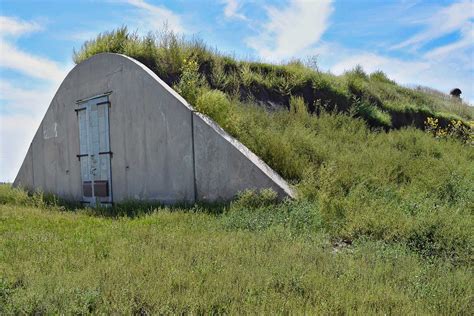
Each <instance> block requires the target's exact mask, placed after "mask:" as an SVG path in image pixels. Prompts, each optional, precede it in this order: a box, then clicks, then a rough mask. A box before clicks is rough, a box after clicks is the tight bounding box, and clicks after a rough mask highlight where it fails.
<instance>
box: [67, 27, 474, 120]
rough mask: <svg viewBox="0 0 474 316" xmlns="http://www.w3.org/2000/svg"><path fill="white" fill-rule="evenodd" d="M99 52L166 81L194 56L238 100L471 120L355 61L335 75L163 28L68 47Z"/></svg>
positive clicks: (367, 114) (78, 56) (466, 109)
mask: <svg viewBox="0 0 474 316" xmlns="http://www.w3.org/2000/svg"><path fill="white" fill-rule="evenodd" d="M102 52H112V53H121V54H125V55H128V56H130V57H133V58H135V59H137V60H139V61H140V62H142V63H144V64H145V65H146V66H147V67H149V68H150V69H151V70H152V71H154V72H155V73H157V74H158V76H160V77H161V78H162V79H163V80H164V81H165V82H166V83H168V84H169V85H171V86H173V85H175V84H176V83H178V81H179V78H180V77H181V75H182V70H183V66H185V65H184V64H185V63H186V61H189V60H193V61H195V62H196V63H197V67H198V70H199V73H200V74H201V75H202V76H203V79H204V80H205V81H206V83H207V84H208V85H209V87H210V88H212V89H217V90H220V91H223V92H225V93H226V94H228V95H229V96H234V97H237V98H238V99H239V100H241V101H253V102H255V103H257V104H260V105H264V106H267V107H270V108H271V107H273V106H274V107H277V108H281V107H283V108H287V109H288V108H289V101H290V98H291V96H301V97H302V98H303V99H304V102H305V103H306V104H307V105H308V108H309V110H310V112H317V113H319V111H320V110H321V108H322V109H326V110H328V109H329V110H333V109H337V110H338V111H343V112H350V111H352V112H354V113H356V114H357V115H358V116H360V117H362V118H364V119H365V120H366V121H367V122H369V124H370V125H371V126H374V127H382V128H400V127H403V126H410V125H415V126H416V127H418V128H423V123H424V120H426V118H427V117H428V116H431V117H436V118H439V119H440V120H441V121H442V122H443V123H447V122H449V120H451V119H464V120H472V119H474V109H473V108H472V107H470V106H468V105H467V104H465V103H463V102H459V101H456V100H453V99H451V98H449V97H448V96H447V95H445V94H443V93H440V92H437V91H434V90H432V89H427V88H423V87H419V88H415V89H411V88H407V87H403V86H400V85H398V84H397V83H396V82H394V81H392V80H390V79H389V78H388V77H387V76H386V75H385V74H384V73H383V72H381V71H377V72H374V73H372V74H367V73H365V72H364V70H363V69H362V68H361V67H356V68H355V69H353V70H352V71H348V72H346V73H345V74H343V75H341V76H335V75H332V74H330V73H324V72H321V71H319V69H318V67H317V64H315V62H314V61H312V62H302V61H299V60H293V61H290V62H288V63H286V64H267V63H263V62H255V61H245V60H238V59H236V58H234V57H231V56H228V55H225V54H222V53H220V52H218V51H217V50H212V49H210V48H209V47H208V46H207V45H206V44H205V43H203V42H202V41H201V40H199V39H196V38H193V39H186V38H184V37H181V36H179V35H176V34H174V33H172V32H169V31H166V30H162V31H160V32H157V33H150V34H149V35H147V36H139V35H137V34H136V33H132V32H129V31H128V30H127V28H126V27H122V28H119V29H117V30H114V31H111V32H106V33H102V34H100V35H98V36H97V37H96V38H94V39H92V40H90V41H87V42H85V43H84V45H83V46H82V47H81V48H80V49H79V50H78V51H75V52H74V61H75V62H76V63H79V62H81V61H83V60H85V59H87V58H89V57H91V56H93V55H95V54H98V53H102ZM188 101H189V100H188ZM193 105H194V104H193Z"/></svg>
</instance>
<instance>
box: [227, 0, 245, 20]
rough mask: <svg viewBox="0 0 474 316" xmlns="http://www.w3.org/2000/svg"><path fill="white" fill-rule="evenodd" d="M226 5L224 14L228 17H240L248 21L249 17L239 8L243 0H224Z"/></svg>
mask: <svg viewBox="0 0 474 316" xmlns="http://www.w3.org/2000/svg"><path fill="white" fill-rule="evenodd" d="M222 2H223V3H224V4H225V6H224V16H225V17H226V18H228V19H238V20H243V21H247V20H248V19H247V17H246V16H245V15H244V14H242V13H240V12H239V10H240V8H241V6H242V2H241V1H239V0H223V1H222Z"/></svg>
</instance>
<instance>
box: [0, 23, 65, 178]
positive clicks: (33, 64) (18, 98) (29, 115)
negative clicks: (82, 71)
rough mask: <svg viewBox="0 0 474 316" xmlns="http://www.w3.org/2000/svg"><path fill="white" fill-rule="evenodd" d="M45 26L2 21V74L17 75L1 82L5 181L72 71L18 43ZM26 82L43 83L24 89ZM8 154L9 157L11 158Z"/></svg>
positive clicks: (0, 166) (1, 172)
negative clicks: (58, 89) (57, 91)
mask: <svg viewBox="0 0 474 316" xmlns="http://www.w3.org/2000/svg"><path fill="white" fill-rule="evenodd" d="M42 29H43V26H42V25H40V24H39V23H37V22H32V21H23V20H20V19H17V18H15V17H8V16H1V17H0V70H1V71H4V70H5V69H8V70H10V71H12V72H13V73H15V74H16V78H17V80H16V81H15V82H12V81H9V80H7V79H5V78H4V77H3V75H2V78H1V79H0V135H1V137H0V151H1V153H2V154H1V156H0V175H1V178H0V180H1V181H12V180H13V178H14V177H15V175H16V173H17V171H18V169H19V167H20V164H21V162H22V160H23V155H24V154H25V153H26V150H27V148H28V144H29V142H30V140H31V138H32V137H33V135H34V133H35V131H36V129H37V127H38V125H39V123H40V121H41V118H42V117H43V115H44V113H45V111H46V109H47V107H48V105H49V103H50V102H51V99H52V97H53V95H54V93H55V91H56V89H57V88H58V86H59V84H60V83H61V81H62V80H63V79H64V77H65V75H66V73H67V71H68V70H69V69H70V68H71V67H72V65H71V64H70V63H66V64H61V63H58V62H55V61H53V60H50V59H48V58H44V57H41V56H38V55H35V54H32V53H29V52H26V51H23V50H21V49H20V48H18V47H17V46H16V44H15V40H16V39H18V38H19V37H20V36H23V35H25V34H28V33H32V32H37V31H40V30H42ZM23 78H31V79H33V81H34V79H41V82H40V83H37V84H33V86H29V87H23V86H22V84H21V80H20V79H23ZM7 153H8V155H7Z"/></svg>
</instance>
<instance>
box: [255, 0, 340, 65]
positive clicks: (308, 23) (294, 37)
mask: <svg viewBox="0 0 474 316" xmlns="http://www.w3.org/2000/svg"><path fill="white" fill-rule="evenodd" d="M332 11H333V7H332V0H319V1H307V0H292V1H291V2H290V4H289V5H288V6H287V7H285V8H283V9H281V8H277V7H273V6H271V7H267V15H268V18H269V20H268V22H267V23H266V24H264V25H263V29H264V30H263V32H261V33H260V34H259V35H257V36H254V37H250V38H247V45H248V46H249V47H251V48H253V49H254V50H256V51H257V53H258V54H259V56H260V57H262V58H264V59H267V60H282V59H288V58H291V57H294V56H295V55H297V54H301V53H302V52H303V51H305V50H306V49H308V48H310V47H311V46H313V45H314V44H316V43H317V42H318V41H319V40H320V38H321V36H322V35H323V33H324V31H326V29H327V27H328V24H329V17H330V15H331V13H332Z"/></svg>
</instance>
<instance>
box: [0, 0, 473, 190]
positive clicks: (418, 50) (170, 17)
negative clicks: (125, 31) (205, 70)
mask: <svg viewBox="0 0 474 316" xmlns="http://www.w3.org/2000/svg"><path fill="white" fill-rule="evenodd" d="M164 24H166V25H167V27H168V28H169V29H171V30H173V31H175V32H178V33H180V34H183V35H184V36H186V37H193V36H194V37H199V38H201V39H203V40H204V41H205V42H206V43H207V44H208V45H209V46H210V47H212V48H217V49H218V50H219V51H221V52H224V53H228V54H231V55H233V56H235V57H237V58H244V59H252V60H260V61H268V62H277V63H281V62H285V61H289V60H292V59H295V58H300V59H306V58H309V57H312V58H314V57H316V60H317V62H318V67H319V68H320V69H321V70H324V71H330V72H332V73H334V74H336V75H338V74H341V73H343V72H344V71H345V70H350V69H352V68H354V67H355V66H356V65H361V66H362V67H363V68H364V69H365V70H366V71H367V72H369V73H370V72H373V71H377V70H382V71H384V72H385V73H386V74H387V75H388V76H389V77H390V78H391V79H393V80H395V81H397V82H398V83H400V84H403V85H407V86H413V85H423V86H429V87H432V88H435V89H438V90H440V91H443V92H446V93H447V92H449V91H450V90H451V89H452V88H454V87H458V88H460V89H461V90H462V91H463V94H462V97H463V98H464V100H466V101H468V102H470V103H471V104H474V0H460V1H454V0H452V1H446V0H424V1H421V0H273V1H265V0H214V1H210V0H194V1H193V0H186V1H185V0H163V1H158V0H156V1H152V0H101V1H100V0H76V1H72V0H30V1H26V0H0V181H6V182H11V181H13V180H14V178H15V176H16V173H17V172H18V169H19V168H20V166H21V163H22V161H23V158H24V156H25V154H26V151H27V149H28V146H29V144H30V142H31V140H32V138H33V136H34V134H35V133H36V130H37V129H38V126H39V124H40V122H41V119H42V117H43V115H44V113H45V112H46V109H47V108H48V106H49V104H50V102H51V99H52V98H53V96H54V94H55V92H56V90H57V88H58V87H59V85H60V83H61V81H62V80H63V79H64V78H65V76H66V75H67V73H68V72H69V71H70V70H71V69H72V68H73V67H74V63H73V61H72V53H73V51H74V50H78V49H79V48H80V47H81V45H82V44H83V43H84V41H86V40H88V39H91V38H94V37H95V36H96V35H97V34H99V33H101V32H105V31H109V30H112V29H115V28H117V27H120V26H124V25H126V26H128V28H129V29H130V30H133V31H136V32H138V33H140V34H146V33H147V32H149V31H155V30H160V29H162V27H163V25H164Z"/></svg>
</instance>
